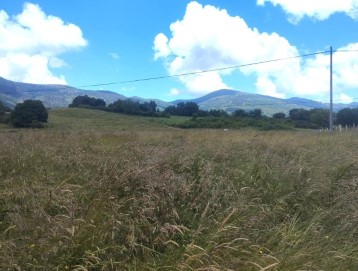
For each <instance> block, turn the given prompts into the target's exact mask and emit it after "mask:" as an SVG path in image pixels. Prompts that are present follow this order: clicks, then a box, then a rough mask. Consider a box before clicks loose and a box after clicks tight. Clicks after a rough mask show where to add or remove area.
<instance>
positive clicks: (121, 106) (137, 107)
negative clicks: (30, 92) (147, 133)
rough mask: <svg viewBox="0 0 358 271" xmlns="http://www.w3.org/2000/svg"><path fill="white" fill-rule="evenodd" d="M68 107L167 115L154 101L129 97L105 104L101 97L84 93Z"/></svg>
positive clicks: (130, 113)
mask: <svg viewBox="0 0 358 271" xmlns="http://www.w3.org/2000/svg"><path fill="white" fill-rule="evenodd" d="M69 107H80V108H89V109H97V110H103V111H107V112H115V113H122V114H129V115H142V116H152V117H165V116H167V117H168V115H166V114H165V113H164V112H161V111H159V109H158V108H157V104H156V103H155V102H154V101H150V102H143V103H140V102H139V101H133V100H130V99H126V100H121V99H119V100H117V101H115V102H113V103H111V104H109V105H108V106H107V105H106V102H105V101H104V100H103V99H99V98H93V97H88V96H87V95H85V96H77V97H76V98H74V99H73V101H72V103H71V104H69Z"/></svg>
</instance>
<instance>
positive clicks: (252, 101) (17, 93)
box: [0, 77, 357, 115]
mask: <svg viewBox="0 0 358 271" xmlns="http://www.w3.org/2000/svg"><path fill="white" fill-rule="evenodd" d="M78 95H88V96H90V97H95V98H101V99H103V100H104V101H105V102H106V103H107V104H109V103H112V102H114V101H117V100H118V99H132V100H135V101H139V102H145V101H150V100H153V101H155V102H156V104H157V105H158V108H159V109H160V110H163V109H164V108H166V107H168V106H170V105H173V104H178V103H179V102H188V101H191V102H195V103H197V104H198V105H199V107H200V108H201V109H203V110H210V109H222V110H225V111H227V112H229V113H231V112H233V111H235V110H237V109H244V110H253V109H256V108H260V109H261V110H262V112H263V113H264V114H265V115H272V114H274V113H277V112H284V113H286V114H288V112H289V111H290V110H291V109H293V108H304V109H312V108H329V105H328V104H324V103H320V102H317V101H313V100H309V99H304V98H299V97H293V98H289V99H280V98H275V97H270V96H265V95H259V94H252V93H247V92H242V91H236V90H230V89H221V90H217V91H214V92H211V93H209V94H207V95H204V96H202V97H199V98H195V99H190V100H175V101H172V102H165V101H162V100H159V99H155V98H154V97H153V99H144V98H141V97H136V96H135V97H125V96H123V95H121V94H118V93H116V92H112V91H106V90H103V91H93V90H83V89H77V88H74V87H71V86H64V85H38V84H27V83H18V82H13V81H10V80H6V79H4V78H2V77H0V101H2V102H3V103H4V104H5V105H7V106H9V107H14V106H15V105H16V104H17V103H19V102H22V101H24V100H26V99H36V100H41V101H42V102H43V103H44V104H45V106H47V107H51V108H58V107H67V106H68V104H69V103H71V102H72V100H73V99H74V98H75V97H76V96H78ZM345 107H357V103H352V104H350V105H347V104H335V105H334V110H335V111H338V110H340V109H342V108H345Z"/></svg>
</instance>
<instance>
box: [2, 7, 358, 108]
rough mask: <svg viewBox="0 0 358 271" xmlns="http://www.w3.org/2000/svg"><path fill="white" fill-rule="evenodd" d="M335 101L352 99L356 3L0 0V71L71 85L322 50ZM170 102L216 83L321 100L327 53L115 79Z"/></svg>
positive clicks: (120, 88)
mask: <svg viewBox="0 0 358 271" xmlns="http://www.w3.org/2000/svg"><path fill="white" fill-rule="evenodd" d="M330 46H332V47H333V49H334V50H348V51H351V52H335V53H334V56H333V59H334V98H335V101H336V102H346V103H348V102H352V101H358V52H354V51H356V50H358V0H340V1H337V0H301V1H297V0H245V1H239V0H236V1H233V0H221V1H215V0H212V1H210V0H205V1H204V0H203V1H199V0H198V1H182V0H176V1H168V0H147V1H144V0H131V1H122V0H101V1H96V0H93V1H88V0H86V1H85V0H76V1H70V0H56V1H50V0H38V1H35V0H34V1H28V2H24V1H20V0H11V1H1V2H0V76H2V77H5V78H7V79H11V80H16V81H21V82H30V83H60V84H68V85H71V86H75V87H82V86H88V85H97V84H102V83H103V84H106V83H116V82H123V81H131V80H136V79H141V78H151V77H158V76H173V75H177V74H183V73H190V72H200V71H203V70H215V69H221V68H225V67H231V66H237V65H245V64H249V63H254V62H260V61H265V60H271V59H280V58H289V57H293V56H297V55H302V54H310V53H316V52H321V51H327V50H329V48H330ZM87 88H88V89H95V90H98V89H108V90H112V91H116V92H118V93H120V94H123V95H125V96H128V97H131V96H140V97H144V98H158V99H162V100H166V101H171V100H175V99H179V98H194V97H198V96H202V95H204V94H206V93H209V92H211V91H214V90H218V89H221V88H231V89H236V90H241V91H246V92H251V93H259V94H265V95H270V96H276V97H282V98H289V97H294V96H298V97H303V98H309V99H315V100H320V101H328V99H329V55H328V54H318V55H316V56H312V57H307V58H295V59H290V60H285V61H279V62H273V63H268V64H261V65H254V66H250V67H245V68H235V69H228V70H220V71H213V72H209V73H202V74H196V75H191V76H181V77H171V78H166V79H160V80H146V81H142V82H133V83H118V84H111V85H103V86H96V87H87Z"/></svg>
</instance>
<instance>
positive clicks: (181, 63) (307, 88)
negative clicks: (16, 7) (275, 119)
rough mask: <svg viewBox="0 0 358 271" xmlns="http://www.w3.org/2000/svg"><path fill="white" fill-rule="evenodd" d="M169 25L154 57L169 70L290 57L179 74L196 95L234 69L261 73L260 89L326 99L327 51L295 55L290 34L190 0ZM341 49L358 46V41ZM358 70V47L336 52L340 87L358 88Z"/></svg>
mask: <svg viewBox="0 0 358 271" xmlns="http://www.w3.org/2000/svg"><path fill="white" fill-rule="evenodd" d="M170 30H171V37H167V36H166V35H164V34H163V33H160V34H158V35H157V37H156V38H155V40H154V57H155V59H161V60H163V63H164V65H165V67H166V68H167V71H168V73H169V74H170V75H176V74H183V73H191V72H197V71H205V70H213V69H218V68H222V67H231V66H236V65H243V64H249V63H256V62H260V61H265V60H273V59H282V58H290V59H287V60H283V61H273V62H270V63H265V64H260V65H251V66H246V67H241V68H236V69H230V70H225V71H213V72H208V73H202V74H197V75H190V76H181V77H179V80H180V81H181V82H182V83H183V84H184V85H185V87H186V90H187V91H188V92H190V93H192V94H194V95H199V94H205V93H209V92H211V91H213V90H218V89H221V88H230V87H229V86H228V85H227V84H226V83H225V81H224V78H226V76H228V75H231V76H232V77H234V76H235V73H233V71H235V70H236V71H239V72H241V73H242V74H243V75H244V76H250V78H251V77H254V78H256V83H255V84H254V85H255V86H256V91H257V92H258V93H261V94H265V95H272V96H275V97H291V96H303V97H307V98H316V99H324V98H325V97H327V95H328V93H329V56H328V55H327V54H325V55H321V54H317V55H316V56H315V57H311V58H304V59H302V58H295V56H298V55H299V52H298V50H297V48H296V47H295V46H293V45H291V44H290V42H289V41H288V40H287V39H285V38H284V37H282V36H280V35H278V34H277V33H265V32H259V30H258V29H256V28H250V27H249V26H248V25H247V24H246V22H245V21H244V20H243V19H242V18H240V17H238V16H236V17H233V16H230V15H229V14H228V12H227V11H226V10H223V9H219V8H216V7H214V6H210V5H207V6H202V5H201V4H199V3H197V2H195V1H194V2H191V3H189V4H188V6H187V9H186V13H185V15H184V18H183V19H182V20H178V21H176V22H175V23H173V24H171V25H170ZM340 49H342V50H358V43H357V44H350V45H347V46H345V47H343V48H340ZM357 74H358V53H356V54H354V53H352V52H350V53H343V52H336V53H335V54H334V87H335V89H337V91H339V92H340V93H343V92H344V91H345V90H346V89H352V88H358V80H357ZM238 80H239V79H238ZM231 82H232V81H231ZM239 84H240V82H237V85H239Z"/></svg>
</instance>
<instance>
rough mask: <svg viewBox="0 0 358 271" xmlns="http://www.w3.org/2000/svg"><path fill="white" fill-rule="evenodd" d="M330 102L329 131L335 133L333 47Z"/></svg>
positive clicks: (331, 50) (331, 51) (331, 52)
mask: <svg viewBox="0 0 358 271" xmlns="http://www.w3.org/2000/svg"><path fill="white" fill-rule="evenodd" d="M329 83H330V84H329V85H330V103H329V105H330V106H329V132H330V133H333V49H332V46H331V48H330V82H329Z"/></svg>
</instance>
